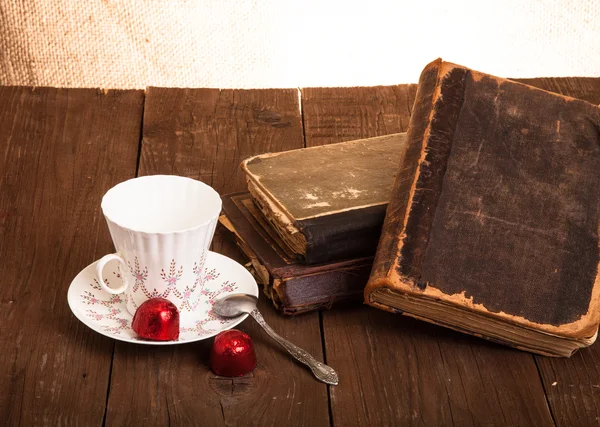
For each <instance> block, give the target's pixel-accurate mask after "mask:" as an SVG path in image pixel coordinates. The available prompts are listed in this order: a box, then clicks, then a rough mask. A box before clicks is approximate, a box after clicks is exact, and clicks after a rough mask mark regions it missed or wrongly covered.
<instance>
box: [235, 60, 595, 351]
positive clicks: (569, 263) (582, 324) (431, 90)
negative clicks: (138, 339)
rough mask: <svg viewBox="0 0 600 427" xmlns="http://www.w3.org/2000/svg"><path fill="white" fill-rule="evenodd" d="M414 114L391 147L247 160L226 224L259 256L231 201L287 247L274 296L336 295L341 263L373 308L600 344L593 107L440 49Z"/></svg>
mask: <svg viewBox="0 0 600 427" xmlns="http://www.w3.org/2000/svg"><path fill="white" fill-rule="evenodd" d="M412 111H413V114H412V116H411V120H410V125H409V129H408V133H407V135H406V136H404V135H396V136H391V137H390V139H389V140H387V144H389V145H388V146H386V140H385V139H383V140H381V139H380V140H365V141H355V142H353V143H345V144H346V145H343V144H338V145H337V146H327V147H319V148H311V149H306V150H299V151H295V152H288V153H282V154H269V155H264V156H258V157H255V158H252V159H249V160H247V161H246V162H245V163H244V166H243V167H244V170H245V172H246V174H247V176H248V183H249V192H250V196H235V197H238V198H239V199H236V198H235V197H233V198H232V199H231V201H230V202H229V203H226V214H227V217H228V219H229V220H231V222H232V223H233V226H232V228H231V229H232V230H235V232H236V233H237V234H239V237H240V240H243V241H244V244H247V246H248V253H252V252H253V251H254V254H255V255H253V256H256V257H258V259H259V260H261V261H264V259H265V258H264V256H261V255H258V251H255V249H256V248H257V247H258V246H257V244H255V243H254V242H253V241H251V240H250V238H249V237H246V236H247V234H242V231H241V229H242V225H241V221H239V220H237V221H234V220H233V216H234V212H238V211H239V212H241V214H240V215H246V217H247V218H248V219H249V222H252V221H250V219H251V218H253V221H254V222H255V223H261V224H262V230H264V232H265V238H264V240H265V241H267V242H268V243H267V245H269V246H272V247H273V248H274V247H275V246H277V247H278V248H282V249H281V252H278V253H280V255H281V258H282V259H283V260H284V261H281V263H280V264H278V266H281V267H282V268H283V269H285V268H289V270H287V271H289V273H286V274H288V276H287V277H293V278H296V277H299V276H300V275H303V276H302V277H303V279H304V281H303V282H302V283H303V286H298V287H297V288H294V291H293V293H292V291H291V288H289V289H288V292H289V293H288V294H286V293H285V292H283V293H279V292H278V291H277V289H276V286H277V285H276V283H275V281H273V282H272V285H270V286H271V292H272V293H273V298H274V299H275V298H288V299H287V300H286V302H280V304H282V305H285V304H290V306H293V305H294V301H302V300H303V298H304V296H305V295H315V296H316V295H317V294H318V292H319V291H318V290H319V289H320V290H322V295H320V296H318V297H315V304H317V305H318V304H322V303H323V301H325V299H326V298H327V296H328V295H329V296H330V297H331V296H333V295H337V294H336V293H340V292H341V288H340V287H339V286H337V287H336V285H333V284H332V283H335V279H333V277H334V274H343V272H346V271H351V272H352V273H351V274H354V275H355V277H357V279H356V280H357V282H356V283H355V285H356V288H361V286H362V285H364V284H365V283H366V282H367V280H368V283H367V284H366V287H365V289H364V299H365V302H366V303H367V304H369V305H372V306H374V307H378V308H381V309H385V310H388V311H391V312H395V313H398V312H399V313H403V314H406V315H409V316H412V317H415V318H418V319H422V320H425V321H428V322H432V323H435V324H438V325H442V326H445V327H449V328H452V329H455V330H458V331H461V332H465V333H469V334H472V335H476V336H480V337H483V338H486V339H489V340H492V341H495V342H499V343H503V344H507V345H510V346H512V347H516V348H520V349H524V350H528V351H532V352H535V353H540V354H546V355H552V356H569V355H571V354H572V353H573V352H574V351H576V350H577V349H578V348H581V347H585V346H588V345H590V344H591V343H593V342H594V340H595V339H596V336H597V333H598V324H599V322H600V269H599V258H600V256H599V254H600V239H599V234H600V108H599V107H598V106H596V105H592V104H590V103H587V102H584V101H581V100H577V99H573V98H569V97H565V96H561V95H558V94H555V93H551V92H547V91H544V90H540V89H536V88H534V87H531V86H527V85H524V84H521V83H517V82H514V81H510V80H506V79H501V78H497V77H494V76H491V75H487V74H484V73H480V72H477V71H474V70H471V69H468V68H466V67H462V66H459V65H455V64H451V63H447V62H442V61H441V60H437V61H434V62H432V63H431V64H429V65H427V67H426V68H425V69H424V70H423V72H422V74H421V77H420V80H419V87H418V92H417V96H416V100H415V104H414V108H413V110H412ZM394 172H395V173H396V176H395V178H394V179H393V183H392V182H391V180H392V177H391V176H392V175H393V174H394ZM357 173H360V174H362V175H360V178H359V179H358V180H355V179H354V178H355V176H354V175H357ZM375 182H377V183H378V186H376V185H375ZM379 184H380V185H379ZM244 200H245V202H244ZM232 205H236V206H238V207H239V209H238V211H234V209H233V206H232ZM386 205H387V209H386V213H385V215H384V216H383V209H384V206H386ZM227 206H229V207H227ZM244 207H246V211H244ZM250 211H253V212H250ZM235 215H238V214H237V213H235ZM238 216H239V215H238ZM383 218H385V219H384V221H383V225H382V227H381V229H379V227H380V224H381V221H382V219H383ZM238 225H239V229H238ZM257 228H258V227H255V229H257ZM379 235H380V238H379V240H378V239H377V237H378V236H379ZM269 239H270V240H269ZM377 240H378V243H377V244H376V241H377ZM275 243H277V245H276V244H275ZM375 245H376V255H375V260H374V262H373V268H372V271H370V272H369V270H370V268H369V266H370V264H371V258H370V255H371V254H372V252H373V251H374V248H375ZM274 252H277V250H275V249H274ZM361 257H362V258H361ZM338 259H345V261H338ZM273 260H275V258H274V257H273ZM269 262H271V264H270V265H267V264H265V263H264V262H263V264H262V265H261V266H258V267H257V268H258V269H261V268H264V269H263V271H262V272H260V274H262V275H264V277H265V279H267V278H268V277H273V276H274V275H275V273H274V270H275V264H276V262H275V261H269ZM258 263H259V262H257V264H258ZM285 263H287V264H285ZM313 263H320V264H314V265H313ZM361 263H362V264H361ZM290 266H291V268H290ZM325 271H326V272H327V273H326V274H329V276H324V274H325V273H324V272H325ZM300 272H302V273H300ZM334 272H335V273H334ZM369 273H370V276H369V278H368V279H367V276H368V275H369ZM269 275H270V276H269ZM321 277H327V279H325V280H320V278H321ZM269 280H271V279H269ZM288 283H289V282H288ZM337 283H341V280H338V282H337ZM344 283H345V284H346V285H340V286H348V288H347V290H348V291H349V292H350V291H351V290H354V289H355V288H354V287H350V286H349V284H350V281H349V280H347V281H345V282H344ZM275 293H276V294H277V296H275V295H274V294H275Z"/></svg>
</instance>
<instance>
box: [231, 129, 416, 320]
mask: <svg viewBox="0 0 600 427" xmlns="http://www.w3.org/2000/svg"><path fill="white" fill-rule="evenodd" d="M405 145H406V133H400V134H394V135H387V136H384V137H379V138H370V139H364V140H358V141H348V142H342V143H338V144H331V145H325V146H320V147H312V148H305V149H299V150H292V151H286V152H282V153H271V154H264V155H259V156H255V157H252V158H249V159H246V160H245V161H244V162H243V163H242V169H243V171H244V172H245V174H246V178H247V182H248V192H244V193H238V194H231V195H227V196H225V197H224V198H223V215H222V216H221V218H220V221H221V223H222V224H223V225H224V226H225V227H226V228H227V229H228V230H229V231H230V232H231V233H232V234H233V235H234V236H235V239H236V242H237V244H238V246H239V247H240V248H241V249H242V251H243V252H244V253H245V254H246V256H247V257H248V259H249V262H250V263H251V267H252V270H253V273H254V274H255V276H256V277H257V279H258V281H259V282H261V283H262V285H263V286H264V289H265V292H266V293H267V296H268V297H269V298H270V299H271V300H272V301H273V303H274V305H275V306H276V307H277V308H279V309H280V310H281V311H282V312H283V313H285V314H297V313H301V312H305V311H309V310H314V309H316V308H320V307H329V306H331V304H332V303H334V302H336V301H341V300H349V299H354V300H357V299H362V294H363V291H364V287H365V285H366V283H367V280H368V278H369V274H370V272H371V267H372V264H373V256H374V255H375V250H376V248H377V243H378V241H379V236H380V234H381V226H382V224H383V220H384V217H385V209H386V206H387V203H388V199H389V195H390V192H391V189H392V185H393V183H394V177H395V174H396V171H397V169H398V160H399V153H400V152H401V151H402V150H404V147H405ZM332 165H335V167H332Z"/></svg>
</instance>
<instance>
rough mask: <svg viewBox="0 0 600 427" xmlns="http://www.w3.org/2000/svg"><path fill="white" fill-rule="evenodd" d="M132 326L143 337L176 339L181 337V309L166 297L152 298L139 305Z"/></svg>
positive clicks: (164, 339) (162, 339)
mask: <svg viewBox="0 0 600 427" xmlns="http://www.w3.org/2000/svg"><path fill="white" fill-rule="evenodd" d="M131 327H132V328H133V330H134V331H135V333H136V334H138V335H139V336H140V337H141V338H145V339H148V340H154V341H174V340H176V339H177V338H179V310H177V307H175V304H173V303H172V302H171V301H169V300H168V299H165V298H151V299H149V300H147V301H145V302H144V303H143V304H142V305H140V306H139V307H138V309H137V310H136V312H135V315H134V316H133V321H132V322H131Z"/></svg>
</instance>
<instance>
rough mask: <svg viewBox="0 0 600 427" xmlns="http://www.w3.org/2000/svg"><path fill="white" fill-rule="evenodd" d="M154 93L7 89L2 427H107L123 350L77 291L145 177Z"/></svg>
mask: <svg viewBox="0 0 600 427" xmlns="http://www.w3.org/2000/svg"><path fill="white" fill-rule="evenodd" d="M142 106H143V92H142V91H109V92H107V93H102V92H99V91H96V90H91V89H51V88H36V89H32V88H23V87H18V88H17V87H1V88H0V277H2V286H0V307H1V314H0V347H1V348H2V357H0V424H2V425H6V426H9V425H10V426H18V425H22V426H32V425H40V426H41V425H49V426H55V425H99V424H101V423H102V418H103V414H104V410H105V403H106V393H107V389H108V382H109V374H110V364H111V358H112V353H113V346H114V343H113V341H112V340H110V339H107V338H104V337H102V336H101V335H99V334H97V333H95V332H93V331H92V330H90V329H88V328H87V327H86V326H85V325H83V324H82V323H81V322H79V321H78V320H77V319H76V318H75V317H74V316H73V315H72V314H71V312H70V310H69V307H68V305H67V289H68V287H69V284H70V283H71V280H72V279H73V278H74V277H75V276H76V275H77V273H78V272H79V271H80V270H82V269H83V268H84V267H85V266H86V265H88V264H90V263H91V262H93V261H94V260H96V259H98V258H100V256H102V255H104V254H106V253H108V252H111V251H112V250H113V248H112V244H111V242H110V236H109V234H108V230H107V229H106V224H105V222H104V218H103V216H102V213H101V211H100V200H101V197H102V195H103V193H104V192H106V191H107V190H108V189H109V188H110V187H111V186H113V185H115V184H116V183H118V182H120V181H123V180H125V179H128V178H131V177H133V176H134V175H135V169H136V162H137V152H138V147H139V141H140V130H141V117H142Z"/></svg>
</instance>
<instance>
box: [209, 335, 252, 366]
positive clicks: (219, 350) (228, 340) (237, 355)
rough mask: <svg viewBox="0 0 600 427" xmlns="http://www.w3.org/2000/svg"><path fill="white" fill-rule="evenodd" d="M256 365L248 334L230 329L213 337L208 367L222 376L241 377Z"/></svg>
mask: <svg viewBox="0 0 600 427" xmlns="http://www.w3.org/2000/svg"><path fill="white" fill-rule="evenodd" d="M255 367H256V353H255V352H254V344H252V339H251V338H250V337H249V336H248V334H246V333H244V332H242V331H238V330H237V329H230V330H228V331H223V332H221V333H219V334H218V335H217V336H216V337H215V341H214V343H213V346H212V350H211V352H210V369H212V371H213V372H214V373H215V374H217V375H221V376H223V377H241V376H243V375H246V374H248V373H250V372H252V371H253V370H254V368H255Z"/></svg>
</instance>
